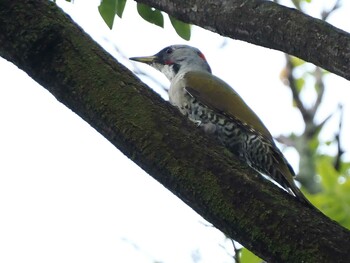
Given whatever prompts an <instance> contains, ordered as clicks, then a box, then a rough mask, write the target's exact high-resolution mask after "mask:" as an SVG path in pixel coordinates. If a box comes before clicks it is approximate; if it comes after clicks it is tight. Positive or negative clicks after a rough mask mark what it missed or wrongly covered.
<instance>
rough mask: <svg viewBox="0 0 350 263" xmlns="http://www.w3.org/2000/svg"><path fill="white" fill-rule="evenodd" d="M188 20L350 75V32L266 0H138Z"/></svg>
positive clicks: (348, 77) (338, 72)
mask: <svg viewBox="0 0 350 263" xmlns="http://www.w3.org/2000/svg"><path fill="white" fill-rule="evenodd" d="M136 1H137V2H140V3H145V4H147V5H150V6H153V7H155V8H158V9H160V10H162V11H165V12H167V13H169V14H171V15H172V16H175V17H176V18H178V19H180V20H182V21H185V22H187V23H191V24H195V25H198V26H200V27H203V28H206V29H209V30H211V31H214V32H217V33H219V34H221V35H224V36H228V37H231V38H234V39H240V40H244V41H247V42H250V43H253V44H257V45H259V46H264V47H268V48H273V49H277V50H280V51H283V52H285V53H288V54H291V55H294V56H297V57H299V58H301V59H303V60H306V61H309V62H311V63H314V64H315V65H318V66H321V67H322V68H324V69H327V70H329V71H331V72H333V73H335V74H337V75H339V76H342V77H344V78H346V79H348V80H350V71H349V68H350V34H348V33H347V32H345V31H343V30H340V29H338V28H336V27H334V26H332V25H330V24H328V23H327V22H324V21H322V20H320V19H315V18H312V17H310V16H308V15H305V14H303V13H301V12H300V11H297V10H296V9H291V8H287V7H284V6H281V5H278V4H276V3H273V2H271V1H264V0H249V1H247V0H230V1H228V0H226V1H217V0H188V1H183V0H136Z"/></svg>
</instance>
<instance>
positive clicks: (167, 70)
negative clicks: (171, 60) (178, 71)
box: [159, 65, 175, 81]
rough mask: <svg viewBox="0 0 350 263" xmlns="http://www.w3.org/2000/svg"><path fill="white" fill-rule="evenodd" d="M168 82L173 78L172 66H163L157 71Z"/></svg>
mask: <svg viewBox="0 0 350 263" xmlns="http://www.w3.org/2000/svg"><path fill="white" fill-rule="evenodd" d="M159 70H160V71H161V72H162V73H163V74H164V75H165V76H166V77H167V78H168V79H169V80H170V81H172V79H173V78H174V77H175V72H174V70H173V66H172V65H164V66H163V67H161V68H160V69H159Z"/></svg>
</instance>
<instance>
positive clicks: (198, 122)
mask: <svg viewBox="0 0 350 263" xmlns="http://www.w3.org/2000/svg"><path fill="white" fill-rule="evenodd" d="M194 124H195V125H196V126H197V127H199V126H201V124H202V122H201V121H194Z"/></svg>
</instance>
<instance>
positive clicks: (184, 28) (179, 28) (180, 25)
mask: <svg viewBox="0 0 350 263" xmlns="http://www.w3.org/2000/svg"><path fill="white" fill-rule="evenodd" d="M169 19H170V22H171V24H172V25H173V27H174V29H175V31H176V33H177V34H178V35H179V36H180V37H182V38H183V39H185V40H190V38H191V25H190V24H187V23H184V22H182V21H180V20H177V19H176V18H175V17H172V16H169Z"/></svg>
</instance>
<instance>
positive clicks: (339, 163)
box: [334, 104, 344, 172]
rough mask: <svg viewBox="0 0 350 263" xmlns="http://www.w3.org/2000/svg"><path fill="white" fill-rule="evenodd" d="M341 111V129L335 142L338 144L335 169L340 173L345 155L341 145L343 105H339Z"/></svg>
mask: <svg viewBox="0 0 350 263" xmlns="http://www.w3.org/2000/svg"><path fill="white" fill-rule="evenodd" d="M339 110H340V116H339V129H338V132H337V134H336V135H335V140H336V142H337V155H336V157H335V160H334V169H335V170H337V171H338V172H339V171H340V168H341V157H342V155H343V154H344V150H343V149H342V147H341V143H340V133H341V130H342V126H343V114H344V109H343V105H341V104H340V105H339Z"/></svg>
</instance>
